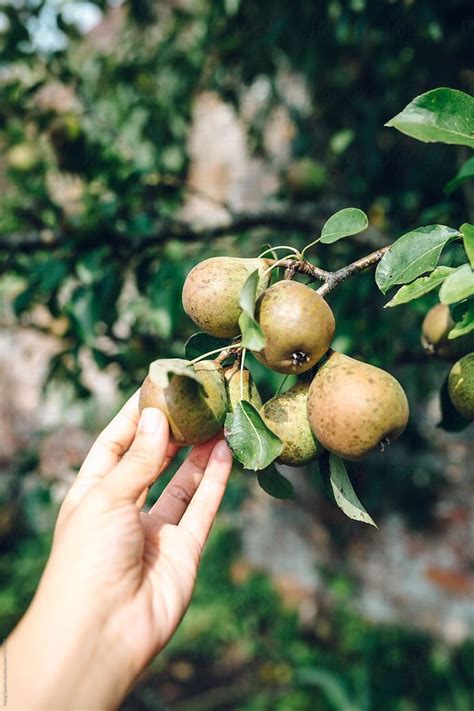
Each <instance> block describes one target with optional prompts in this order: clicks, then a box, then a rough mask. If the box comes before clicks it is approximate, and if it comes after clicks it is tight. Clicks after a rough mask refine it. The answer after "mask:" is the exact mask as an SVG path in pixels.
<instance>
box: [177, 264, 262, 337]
mask: <svg viewBox="0 0 474 711" xmlns="http://www.w3.org/2000/svg"><path fill="white" fill-rule="evenodd" d="M268 268H269V262H268V261H267V260H266V259H241V258H239V257H211V258H210V259H205V260H204V261H203V262H200V263H199V264H197V265H196V266H195V267H194V269H192V270H191V271H190V272H189V274H188V276H187V278H186V281H185V282H184V287H183V307H184V310H185V311H186V313H187V314H188V316H189V317H190V318H191V319H192V320H193V321H194V323H195V324H197V325H198V326H199V327H200V328H201V329H202V330H203V331H205V332H206V333H209V334H210V335H211V336H216V337H217V338H232V337H234V336H238V335H239V333H240V329H239V316H240V314H241V313H242V309H241V307H240V304H239V297H240V292H241V290H242V287H243V285H244V284H245V282H246V280H247V278H248V277H249V276H250V274H251V273H252V272H254V271H255V270H256V269H258V272H259V283H258V286H257V296H259V295H260V294H262V293H263V292H264V291H265V289H266V288H267V286H268V285H269V283H270V273H269V272H268Z"/></svg>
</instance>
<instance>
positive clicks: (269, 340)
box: [254, 281, 335, 374]
mask: <svg viewBox="0 0 474 711" xmlns="http://www.w3.org/2000/svg"><path fill="white" fill-rule="evenodd" d="M256 317H257V320H258V322H259V324H260V328H261V329H262V331H263V334H264V336H265V340H266V343H265V348H264V349H263V350H261V351H259V352H254V356H255V358H257V360H259V361H260V362H261V363H263V364H264V365H266V366H267V367H268V368H271V369H272V370H275V371H276V372H277V373H295V374H299V373H304V372H305V371H306V370H309V369H310V368H312V367H313V365H315V364H316V363H317V362H318V360H320V359H321V358H322V357H323V355H324V354H325V353H326V351H327V350H328V348H329V346H330V345H331V341H332V338H333V336H334V328H335V322H334V316H333V313H332V311H331V309H330V307H329V306H328V304H327V303H326V301H325V300H324V299H323V297H322V296H320V295H319V294H317V293H316V292H315V291H313V289H310V288H309V286H305V285H304V284H300V283H299V282H296V281H279V282H277V283H276V284H274V285H273V286H271V287H270V288H269V289H267V290H266V291H265V293H264V294H263V295H262V296H261V297H260V299H259V300H258V301H257V306H256Z"/></svg>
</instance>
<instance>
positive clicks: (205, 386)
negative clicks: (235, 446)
mask: <svg viewBox="0 0 474 711" xmlns="http://www.w3.org/2000/svg"><path fill="white" fill-rule="evenodd" d="M173 361H174V362H176V363H178V362H179V363H181V364H182V365H184V366H186V365H187V366H189V365H190V363H189V361H186V360H181V359H178V358H176V359H173ZM163 362H166V361H163ZM167 362H169V361H167ZM165 372H166V371H165V370H164V369H163V367H160V361H155V362H154V363H152V365H151V366H150V371H149V374H148V376H147V377H146V378H145V380H144V382H143V385H142V387H141V390H140V401H139V409H140V412H141V411H142V410H143V409H144V408H145V407H157V408H159V409H160V410H162V411H163V412H164V413H165V415H166V416H167V418H168V422H169V424H170V438H171V439H170V441H171V442H173V443H175V444H179V445H187V444H199V443H200V442H206V441H207V440H208V439H210V438H211V437H213V436H214V435H215V434H216V433H217V432H218V431H219V430H220V428H221V427H222V425H223V424H224V419H225V416H226V412H227V393H226V388H225V382H224V371H223V369H222V367H221V366H220V365H219V364H217V363H215V362H214V361H210V360H204V361H200V362H199V363H196V364H195V365H194V372H195V373H196V374H197V375H198V376H199V379H200V382H201V383H202V387H201V386H200V385H199V383H198V382H196V381H195V380H192V379H190V378H187V377H185V376H182V375H176V374H171V375H170V376H169V378H164V377H163V375H164V373H165ZM167 380H168V384H166V381H167Z"/></svg>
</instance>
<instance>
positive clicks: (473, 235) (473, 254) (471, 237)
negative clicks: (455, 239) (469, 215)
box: [459, 222, 474, 269]
mask: <svg viewBox="0 0 474 711" xmlns="http://www.w3.org/2000/svg"><path fill="white" fill-rule="evenodd" d="M459 230H460V231H461V233H462V239H463V243H464V249H465V250H466V254H467V258H468V260H469V264H470V265H471V267H472V269H474V225H470V224H469V222H465V223H464V224H463V225H461V227H460V228H459Z"/></svg>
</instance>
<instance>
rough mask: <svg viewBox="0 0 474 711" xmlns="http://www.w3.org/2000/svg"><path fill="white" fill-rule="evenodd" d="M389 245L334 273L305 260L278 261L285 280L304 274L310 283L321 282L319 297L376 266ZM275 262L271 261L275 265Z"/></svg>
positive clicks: (318, 290)
mask: <svg viewBox="0 0 474 711" xmlns="http://www.w3.org/2000/svg"><path fill="white" fill-rule="evenodd" d="M389 248H390V245H387V246H385V247H381V248H380V249H377V250H375V252H371V253H370V254H367V255H366V256H365V257H361V258H360V259H357V260H356V261H355V262H352V263H351V264H347V265H346V266H345V267H341V269H337V270H336V271H335V272H328V271H326V270H325V269H321V268H320V267H316V266H315V265H314V264H311V262H308V261H306V259H286V260H278V264H279V266H280V267H282V268H283V269H285V279H292V278H293V276H294V275H295V273H298V274H304V275H306V276H309V277H310V279H311V280H312V281H322V282H323V285H322V286H320V287H319V289H317V292H318V294H321V296H326V294H329V292H330V291H332V290H333V289H335V288H336V287H337V286H339V284H342V282H343V281H345V280H346V279H348V278H349V277H351V276H353V275H354V274H359V272H363V271H364V270H365V269H369V267H372V266H374V265H375V264H378V263H379V262H380V260H381V259H382V257H383V255H384V254H385V253H386V252H387V251H388V250H389ZM276 261H277V260H273V262H274V263H276Z"/></svg>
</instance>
